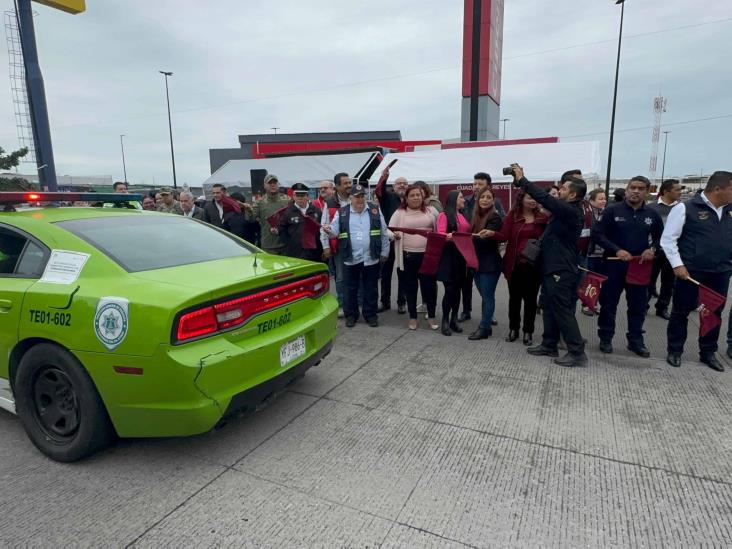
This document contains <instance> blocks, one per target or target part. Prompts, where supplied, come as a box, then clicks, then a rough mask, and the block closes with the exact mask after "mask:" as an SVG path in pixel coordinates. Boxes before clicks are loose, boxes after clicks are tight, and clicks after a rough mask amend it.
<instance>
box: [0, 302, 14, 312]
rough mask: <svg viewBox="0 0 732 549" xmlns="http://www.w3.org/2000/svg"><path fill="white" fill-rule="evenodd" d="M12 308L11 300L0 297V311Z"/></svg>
mask: <svg viewBox="0 0 732 549" xmlns="http://www.w3.org/2000/svg"><path fill="white" fill-rule="evenodd" d="M12 308H13V302H12V301H10V300H9V299H0V311H9V310H10V309H12Z"/></svg>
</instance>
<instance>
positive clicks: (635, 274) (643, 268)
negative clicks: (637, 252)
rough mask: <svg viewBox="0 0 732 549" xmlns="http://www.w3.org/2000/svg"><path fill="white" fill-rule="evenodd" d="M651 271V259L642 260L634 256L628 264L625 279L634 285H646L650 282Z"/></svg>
mask: <svg viewBox="0 0 732 549" xmlns="http://www.w3.org/2000/svg"><path fill="white" fill-rule="evenodd" d="M652 273H653V261H652V260H651V261H643V260H642V259H641V258H640V257H634V258H633V259H631V260H630V262H629V265H628V273H627V274H626V275H625V281H626V282H627V283H628V284H633V285H635V286H648V285H649V284H650V283H651V274H652Z"/></svg>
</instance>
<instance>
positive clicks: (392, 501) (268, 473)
mask: <svg viewBox="0 0 732 549" xmlns="http://www.w3.org/2000/svg"><path fill="white" fill-rule="evenodd" d="M506 301H507V296H506V292H505V282H501V283H500V284H499V295H498V302H499V310H498V311H497V313H496V317H497V319H498V320H499V326H498V327H497V328H495V329H494V334H495V335H494V336H493V337H492V338H491V339H489V340H485V341H478V342H472V341H468V340H467V337H466V336H467V333H469V331H471V330H472V329H473V328H474V327H475V326H476V321H471V322H469V323H467V326H466V333H465V334H463V335H462V336H460V335H453V336H452V337H444V336H442V335H440V334H439V333H437V332H432V331H430V330H429V329H428V328H427V326H426V323H425V322H422V325H421V328H420V329H419V330H417V331H416V332H410V331H408V330H407V329H406V317H405V316H402V315H397V314H396V311H391V312H389V313H385V314H383V315H381V321H382V326H381V327H379V328H377V329H374V328H369V327H368V326H366V325H365V324H362V323H359V324H357V325H356V327H355V328H353V329H347V328H345V327H344V326H343V325H342V324H341V326H340V327H339V339H338V343H337V345H336V347H335V349H334V351H333V353H332V354H331V356H330V357H329V358H328V359H327V360H326V361H324V363H323V364H322V365H321V366H318V367H317V368H314V369H313V370H311V371H310V372H309V373H308V374H307V376H306V377H305V378H304V379H302V380H301V381H300V382H298V383H297V384H295V385H293V386H291V388H290V390H288V391H287V392H285V393H283V394H282V395H280V396H279V397H278V398H277V399H276V400H275V401H274V402H272V403H271V404H269V405H268V406H267V407H265V408H264V409H262V410H260V411H259V412H258V413H257V414H254V415H253V416H250V417H246V418H241V419H238V420H236V421H232V422H231V423H229V424H228V425H227V426H225V427H224V428H223V429H220V430H218V431H215V432H212V433H209V434H206V435H202V436H199V437H193V438H188V439H157V440H124V441H120V442H119V443H117V444H116V445H115V446H114V447H113V448H111V449H109V450H108V451H106V452H104V453H102V454H100V455H97V456H95V457H94V458H92V459H89V460H87V461H85V462H82V463H77V464H73V465H63V464H58V463H54V462H51V461H49V460H48V459H46V458H45V457H43V456H42V455H41V454H39V453H38V452H37V451H36V450H35V448H34V447H33V446H32V445H31V443H30V442H29V441H28V439H27V438H26V436H25V434H24V432H23V430H22V428H21V426H20V422H19V421H18V420H17V418H15V417H14V416H11V415H10V414H7V413H4V412H0V482H1V483H2V487H3V497H2V500H0V545H3V546H17V545H38V546H54V545H61V544H63V545H105V546H127V545H135V546H137V545H139V546H148V547H153V546H155V547H157V546H184V545H186V546H189V545H195V546H200V545H236V546H258V547H290V546H333V547H339V546H360V547H376V546H384V547H464V546H469V547H470V546H472V547H489V546H532V547H533V546H555V547H567V546H598V545H602V546H610V545H615V546H629V545H633V546H638V545H642V546H689V545H715V546H721V545H730V544H732V464H731V463H730V459H729V455H730V450H732V430H731V429H730V427H731V423H732V422H731V421H730V418H731V417H732V415H731V414H730V412H731V411H732V399H731V398H730V396H731V395H732V371H729V372H726V373H722V374H720V373H717V372H714V371H712V370H710V369H708V368H707V367H705V366H703V365H700V364H698V363H694V362H685V363H684V365H683V367H682V368H680V369H672V368H670V367H668V366H667V365H666V364H665V362H664V356H665V354H664V349H665V326H666V322H665V321H664V320H662V319H660V318H657V317H649V318H648V320H647V324H646V329H647V343H648V346H649V348H650V349H651V351H652V353H653V356H652V358H651V359H641V358H638V357H636V356H635V355H632V354H631V353H629V352H628V351H625V350H624V349H625V345H624V341H623V340H624V338H623V337H617V336H616V341H615V347H616V353H615V354H614V355H611V356H609V357H608V356H605V355H601V354H600V353H599V352H597V351H596V347H597V337H596V335H595V333H594V326H595V320H594V319H593V318H588V317H585V316H583V315H580V317H581V322H582V325H583V333H584V334H585V336H586V337H588V339H589V342H590V343H589V349H590V366H589V367H588V368H586V369H581V370H567V369H563V368H560V367H558V366H554V365H552V364H551V362H550V359H546V358H535V357H531V356H529V355H527V354H526V353H525V350H524V347H523V345H521V343H520V342H515V343H510V344H509V343H506V342H505V341H504V337H505V335H506V332H507V321H506V311H505V309H506V307H505V305H506ZM478 307H479V302H478V298H477V295H476V302H475V305H474V311H477V310H478ZM622 314H624V313H622ZM695 322H696V320H695ZM540 327H541V322H539V323H538V329H539V330H540ZM725 327H726V324H725ZM618 333H619V334H621V336H622V334H623V333H624V328H623V327H622V326H620V327H619V329H618ZM690 333H693V334H695V333H696V326H695V325H692V326H690ZM536 335H537V337H538V334H536ZM687 347H688V349H687V353H686V355H685V357H684V358H685V359H686V360H688V361H693V360H694V359H695V358H696V348H695V343H694V342H690V344H689V345H687ZM726 364H727V365H730V364H729V362H728V361H727V362H726Z"/></svg>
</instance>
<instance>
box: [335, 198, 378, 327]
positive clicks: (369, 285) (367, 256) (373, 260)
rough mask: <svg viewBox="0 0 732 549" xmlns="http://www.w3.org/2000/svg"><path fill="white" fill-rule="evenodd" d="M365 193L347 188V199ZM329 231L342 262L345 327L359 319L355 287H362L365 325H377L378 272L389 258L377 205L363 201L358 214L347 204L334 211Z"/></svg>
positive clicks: (356, 289) (356, 288) (350, 325)
mask: <svg viewBox="0 0 732 549" xmlns="http://www.w3.org/2000/svg"><path fill="white" fill-rule="evenodd" d="M365 194H366V189H365V188H364V187H363V186H361V185H358V184H356V185H354V186H353V187H352V188H351V196H354V197H356V196H364V195H365ZM330 228H331V233H333V234H337V235H338V253H339V254H340V255H341V257H342V259H343V270H344V279H345V280H344V281H345V286H346V287H345V293H344V303H343V313H344V316H345V318H346V326H348V327H349V328H350V327H352V326H353V325H355V323H356V321H357V320H358V317H359V310H358V289H359V284H363V311H362V312H363V317H364V319H365V320H366V322H368V324H369V326H372V327H375V326H378V325H379V322H378V316H377V302H378V283H379V273H380V271H381V262H382V261H385V260H386V259H387V258H388V257H389V248H390V245H389V236H388V233H387V227H386V222H385V221H384V216H383V215H382V214H381V211H380V210H379V206H378V205H376V204H373V203H371V202H367V203H366V207H365V209H364V210H363V211H362V212H360V213H359V212H357V211H356V210H354V208H353V205H352V204H348V205H346V206H343V207H341V208H340V209H339V210H338V212H337V213H336V214H335V216H334V217H333V221H332V223H331V224H330ZM382 258H383V259H382Z"/></svg>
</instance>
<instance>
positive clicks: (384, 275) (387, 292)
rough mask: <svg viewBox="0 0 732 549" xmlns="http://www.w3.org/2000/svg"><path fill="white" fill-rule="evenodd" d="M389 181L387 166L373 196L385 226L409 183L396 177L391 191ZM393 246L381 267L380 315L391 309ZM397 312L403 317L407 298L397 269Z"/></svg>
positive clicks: (396, 208) (405, 179)
mask: <svg viewBox="0 0 732 549" xmlns="http://www.w3.org/2000/svg"><path fill="white" fill-rule="evenodd" d="M388 179H389V167H388V166H387V167H386V168H385V169H384V171H383V172H382V173H381V177H380V178H379V182H378V183H377V184H376V188H375V189H374V194H375V195H376V198H377V199H378V201H379V208H380V209H381V213H382V214H383V215H384V219H385V220H386V224H387V225H388V224H389V223H390V222H391V216H392V215H394V212H395V211H397V210H398V209H399V206H401V203H402V198H404V194H405V193H406V192H407V187H408V186H409V182H408V181H407V178H406V177H397V178H396V179H395V180H394V184H393V185H392V190H391V191H390V190H388V189H387V188H386V182H387V180H388ZM395 261H396V259H395V256H394V246H392V247H391V248H390V249H389V259H387V260H386V263H384V264H383V265H382V266H381V275H380V276H381V305H380V306H379V312H380V313H382V312H384V311H387V310H389V309H391V275H392V272H393V271H394V262H395ZM397 312H398V313H399V314H400V315H403V314H405V313H406V312H407V298H406V296H405V295H404V290H403V288H402V271H400V270H398V269H397Z"/></svg>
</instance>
